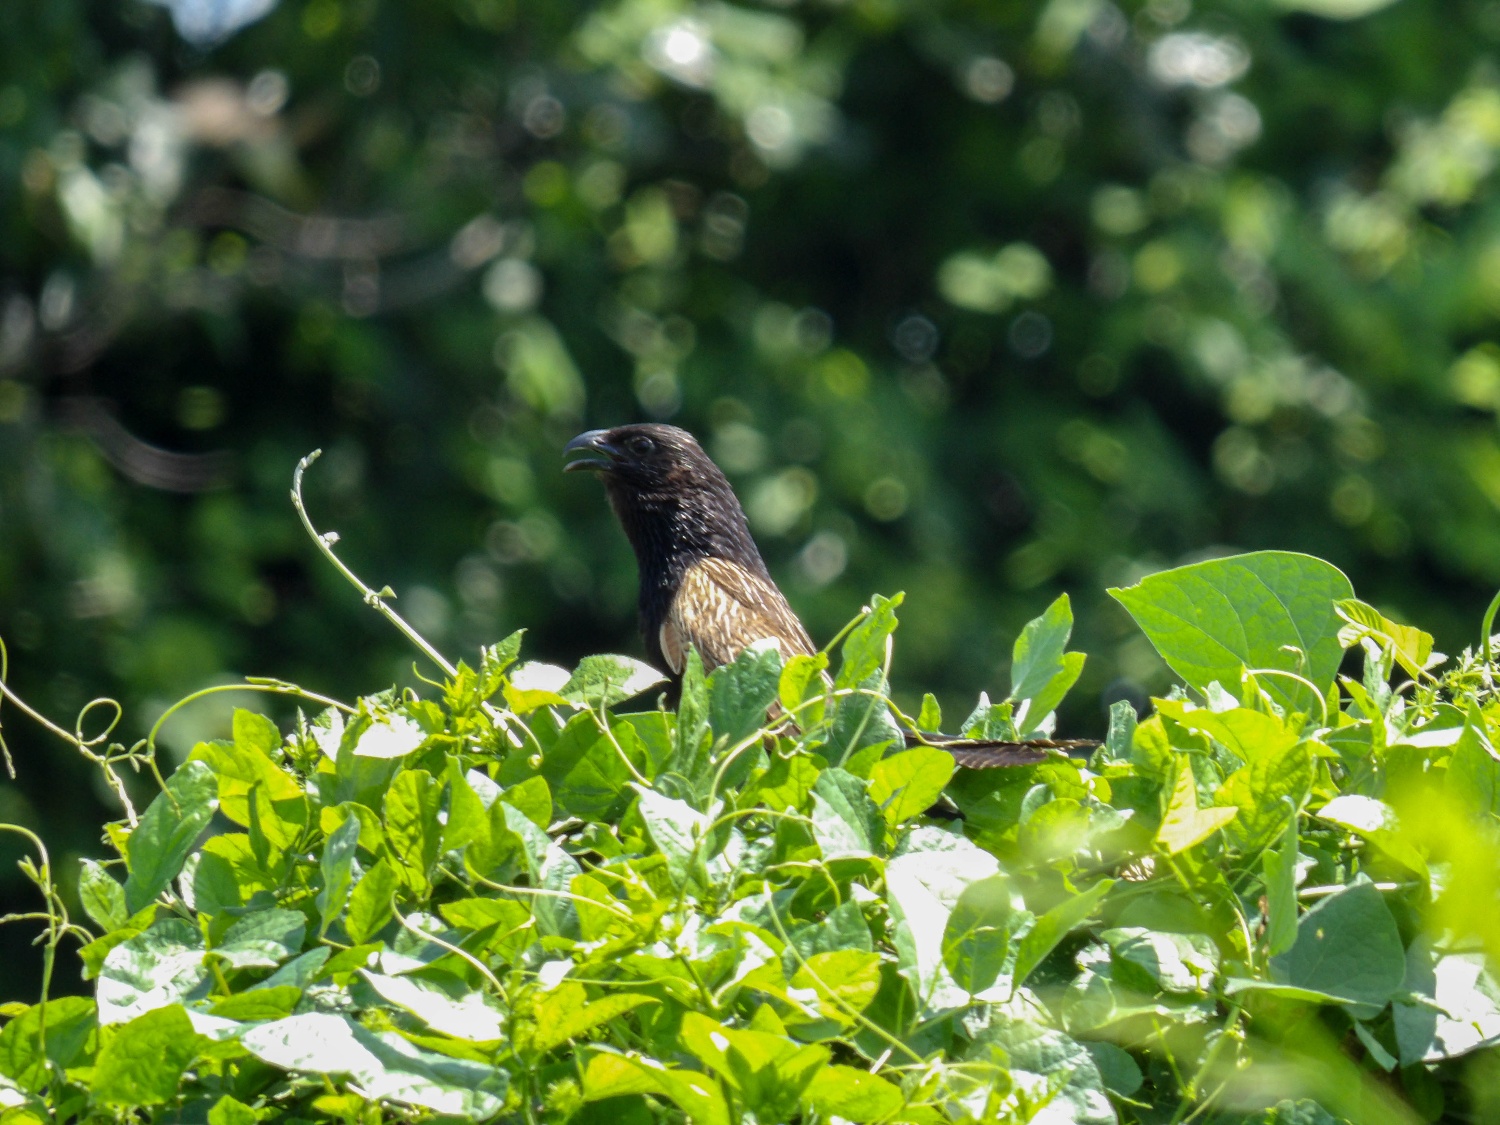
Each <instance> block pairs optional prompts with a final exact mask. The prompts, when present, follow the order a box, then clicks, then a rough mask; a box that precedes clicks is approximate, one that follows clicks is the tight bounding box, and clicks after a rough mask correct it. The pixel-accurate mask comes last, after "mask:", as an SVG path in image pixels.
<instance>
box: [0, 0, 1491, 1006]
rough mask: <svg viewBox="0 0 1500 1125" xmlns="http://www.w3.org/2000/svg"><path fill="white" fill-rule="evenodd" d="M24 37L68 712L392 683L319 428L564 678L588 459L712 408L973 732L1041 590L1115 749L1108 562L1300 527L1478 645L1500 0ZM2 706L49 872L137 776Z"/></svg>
mask: <svg viewBox="0 0 1500 1125" xmlns="http://www.w3.org/2000/svg"><path fill="white" fill-rule="evenodd" d="M6 22H7V28H6V32H5V34H4V36H3V37H0V223H3V229H0V637H3V638H4V640H5V642H6V643H7V645H8V646H9V654H10V669H9V681H10V683H11V684H12V685H13V686H14V687H15V688H16V689H17V690H18V691H19V692H20V693H21V694H22V695H23V696H24V697H25V698H26V699H28V700H29V701H30V702H31V703H32V704H34V705H35V706H37V707H38V708H40V709H41V710H43V711H45V712H46V713H47V714H49V715H51V716H52V717H53V718H55V719H57V720H58V721H59V722H62V723H63V724H64V725H69V726H70V725H71V723H72V717H73V716H74V715H75V714H77V713H78V711H79V709H80V708H81V707H82V706H83V705H84V704H85V703H86V702H87V701H88V700H89V699H90V698H92V697H94V696H97V695H109V696H112V697H114V698H117V699H119V700H120V701H121V703H122V704H123V705H124V708H125V718H124V720H123V722H122V724H121V726H120V728H119V731H118V735H119V737H121V738H122V739H125V740H127V741H129V740H133V739H135V738H138V737H140V736H141V735H142V734H143V733H144V731H145V730H146V728H147V727H148V726H149V725H150V723H151V721H152V720H153V719H154V718H155V717H156V715H158V714H159V713H160V712H161V711H162V710H163V709H164V708H165V707H166V706H167V705H168V704H169V703H170V702H171V701H173V700H174V699H177V698H179V697H180V696H182V695H184V694H186V693H188V692H190V691H192V690H194V689H197V688H200V687H202V686H204V685H206V684H210V683H215V682H221V681H224V680H226V679H233V678H235V677H238V676H242V675H246V674H251V675H272V676H278V677H282V678H285V679H290V680H295V681H297V682H299V683H301V684H303V685H304V686H306V687H308V688H310V689H314V690H317V691H322V692H327V693H332V694H335V695H340V696H343V697H349V696H353V695H355V694H357V693H361V692H367V691H372V690H377V689H379V688H382V687H384V686H388V685H389V684H390V683H391V682H393V681H400V682H406V683H411V682H414V679H413V665H414V661H416V660H418V659H420V658H419V657H418V656H417V654H416V653H414V652H413V651H412V650H411V649H410V648H409V647H408V646H407V645H406V643H405V642H404V641H403V640H402V639H401V638H400V637H399V636H398V635H397V634H396V633H395V632H394V631H393V630H391V629H390V628H389V627H388V626H386V625H385V624H384V623H383V622H382V621H381V620H380V619H379V618H378V617H377V616H376V615H375V614H373V613H371V612H370V611H369V610H368V609H366V608H365V607H363V606H362V605H361V604H360V603H359V601H358V599H357V597H356V595H355V594H354V592H353V590H352V589H350V588H349V587H348V586H347V585H346V584H344V583H343V580H342V579H340V578H339V577H338V576H337V575H336V574H335V573H334V572H333V571H332V569H331V568H330V567H329V566H328V565H326V563H324V562H323V561H322V560H321V559H320V558H319V557H318V556H317V554H316V552H315V550H314V548H313V547H312V545H311V544H310V543H309V542H308V540H307V539H306V538H305V536H304V535H303V534H302V532H301V530H300V528H299V527H298V524H297V521H296V517H295V515H294V513H293V511H292V508H291V506H290V504H289V502H288V498H287V489H288V486H289V483H290V479H291V472H292V469H293V466H294V465H295V463H296V461H297V459H298V457H300V456H301V455H303V454H304V453H306V452H308V451H309V450H311V449H313V448H315V447H321V448H323V449H324V450H325V451H326V453H325V456H324V459H323V461H321V462H320V463H319V464H318V466H317V467H316V468H315V469H314V470H313V471H312V473H311V474H310V477H309V483H308V488H307V495H308V501H309V504H310V506H311V508H312V511H313V516H314V519H315V520H317V521H318V522H319V525H320V526H321V527H324V528H336V529H337V530H338V531H339V532H340V533H341V535H342V537H343V538H342V544H341V547H340V550H341V552H342V553H343V555H344V557H345V558H346V559H347V560H348V561H349V562H350V564H351V565H352V566H353V567H354V568H355V569H356V570H357V571H359V572H360V573H361V574H362V575H363V576H364V577H365V578H366V579H367V580H368V581H370V582H371V583H372V584H373V585H375V586H377V587H378V586H380V585H382V584H385V583H389V584H390V585H391V586H392V587H394V589H395V590H396V591H397V592H398V594H399V595H400V600H399V602H398V603H397V605H398V608H400V609H401V610H402V611H403V612H404V613H405V614H406V615H407V616H408V617H409V618H410V619H411V621H412V622H413V623H414V624H415V625H416V626H417V627H418V628H419V629H420V630H421V631H422V632H424V633H425V634H426V635H427V636H428V637H429V638H430V639H431V640H432V641H433V642H434V643H436V644H437V646H438V647H439V648H441V649H443V650H444V651H445V652H446V653H447V654H449V656H450V657H452V658H455V659H456V658H469V659H472V657H473V654H474V652H475V650H476V648H477V646H479V645H480V644H482V643H486V642H489V641H493V640H495V639H497V638H498V637H500V636H502V635H504V634H505V633H507V632H509V631H511V630H512V629H515V628H518V627H522V626H525V627H526V628H528V629H529V630H530V633H529V640H528V644H527V651H528V654H529V655H530V656H532V657H533V658H539V659H548V660H553V661H558V662H564V663H566V662H569V661H571V660H573V659H575V658H576V657H578V656H579V655H581V654H583V653H585V652H589V651H598V650H615V651H622V652H627V653H639V651H640V647H639V642H638V640H637V638H636V636H635V610H634V583H635V573H634V564H633V561H632V559H631V557H630V555H629V552H628V549H627V547H626V544H625V542H624V539H623V537H622V536H621V535H620V534H619V532H618V530H617V529H616V527H615V526H614V524H613V521H612V518H611V516H610V514H609V512H608V509H607V507H606V505H605V503H604V500H603V497H602V494H601V492H600V490H599V489H598V487H597V483H596V482H594V481H592V480H589V479H584V478H580V477H578V476H569V477H564V476H562V475H561V473H560V472H559V471H558V470H559V468H560V464H561V460H560V455H559V450H560V447H561V446H562V444H563V442H564V441H566V439H567V438H568V437H570V436H572V435H573V434H574V433H575V432H577V431H578V430H580V429H582V428H584V427H585V426H594V425H609V424H617V423H620V422H624V421H630V420H639V419H670V420H672V421H674V422H676V423H678V424H681V425H684V426H687V427H689V428H691V429H692V430H694V431H695V432H696V433H697V434H698V435H699V436H700V437H701V438H702V439H703V441H704V444H705V445H706V447H707V448H708V449H709V450H710V452H711V453H712V454H713V455H714V456H715V457H716V458H717V459H718V460H719V462H720V464H721V465H722V466H723V467H724V468H725V470H726V471H727V472H728V474H729V476H730V478H731V480H732V481H733V482H734V484H735V486H736V487H737V489H738V490H739V492H740V495H741V496H742V498H743V499H744V500H745V502H746V507H747V509H748V511H749V513H750V517H751V521H752V524H753V526H754V529H755V531H756V534H757V536H758V538H759V540H760V542H761V544H762V546H763V548H764V550H765V553H766V555H767V558H768V561H769V563H770V565H771V568H772V570H773V572H774V573H775V574H776V575H777V576H778V578H779V579H780V580H781V581H782V583H783V585H784V587H785V588H786V590H787V592H788V594H789V596H790V597H791V599H792V601H793V603H794V605H795V606H796V607H797V609H798V610H799V611H800V612H801V613H802V614H803V615H804V617H805V619H806V621H807V623H808V625H809V627H810V629H811V631H812V633H813V635H814V636H815V637H818V638H827V637H828V636H830V635H831V634H832V633H833V632H834V631H835V630H836V629H837V628H838V626H839V625H841V624H842V623H843V622H844V621H845V620H847V619H848V618H849V617H850V616H851V615H852V614H853V613H854V612H856V611H857V609H858V608H859V606H860V605H861V603H862V602H863V601H864V600H865V599H866V598H867V597H868V596H869V594H870V592H871V591H877V590H878V591H882V592H893V591H895V590H905V591H907V595H908V597H907V602H906V606H905V608H904V610H903V613H902V625H901V631H900V634H899V637H898V640H899V642H900V643H899V645H898V662H897V666H896V687H897V691H898V695H899V696H900V697H901V698H903V699H910V700H912V701H914V700H915V698H916V697H917V694H918V693H919V692H920V691H922V690H924V689H931V690H934V691H936V692H937V693H938V695H939V697H940V698H941V700H942V701H943V702H944V704H945V705H946V706H947V708H948V709H949V718H950V722H951V720H952V719H953V718H954V712H955V711H956V712H957V713H958V715H959V716H961V715H962V714H964V713H966V712H967V710H968V707H969V706H970V705H971V704H972V701H973V697H974V695H975V693H977V692H978V691H979V690H981V689H984V690H988V691H990V692H991V693H992V694H998V695H1003V694H1004V692H1005V691H1006V689H1007V686H1008V680H1007V677H1006V675H1005V669H1006V664H1007V661H1008V658H1009V652H1010V644H1011V640H1012V638H1013V637H1014V635H1015V632H1016V631H1017V629H1018V628H1019V627H1020V625H1021V624H1022V623H1023V622H1024V621H1025V620H1027V619H1028V618H1030V617H1031V616H1034V615H1035V614H1037V613H1039V612H1040V611H1041V610H1042V608H1044V607H1045V605H1046V604H1047V602H1048V601H1049V600H1050V599H1051V598H1053V597H1054V596H1055V595H1056V594H1057V593H1058V592H1059V591H1063V590H1066V591H1068V592H1070V593H1071V594H1072V596H1073V599H1074V609H1075V612H1076V614H1077V618H1078V628H1077V634H1076V638H1075V646H1076V647H1080V648H1082V649H1084V650H1085V651H1087V652H1088V654H1089V662H1088V666H1087V668H1086V670H1085V673H1084V678H1083V680H1082V681H1081V684H1080V688H1079V689H1078V690H1077V691H1076V692H1075V697H1074V702H1073V703H1072V704H1071V707H1072V710H1070V711H1068V712H1066V713H1065V714H1064V716H1063V727H1064V728H1065V729H1066V730H1067V731H1068V732H1069V733H1073V734H1097V733H1098V732H1099V731H1100V730H1101V729H1102V726H1103V719H1102V715H1103V708H1102V704H1107V703H1108V702H1109V701H1110V700H1112V699H1118V698H1122V697H1123V698H1132V699H1135V700H1137V701H1143V700H1144V699H1145V697H1146V695H1147V694H1148V693H1149V692H1150V691H1152V690H1153V689H1158V688H1160V687H1161V686H1162V685H1163V684H1164V682H1165V679H1164V674H1163V669H1162V668H1161V667H1160V665H1159V664H1158V663H1157V662H1156V658H1155V656H1154V655H1153V654H1152V652H1151V649H1150V648H1149V646H1148V645H1147V644H1146V642H1145V640H1144V638H1142V637H1140V636H1138V635H1137V634H1136V633H1135V631H1134V629H1133V627H1132V626H1131V624H1130V622H1129V620H1128V619H1127V617H1126V615H1125V614H1124V612H1123V611H1122V610H1120V609H1119V608H1118V607H1117V606H1115V605H1114V604H1113V603H1112V602H1110V601H1109V599H1107V598H1106V597H1105V595H1104V592H1103V591H1104V589H1105V587H1107V586H1110V585H1116V584H1124V583H1129V582H1132V581H1134V580H1135V579H1137V578H1138V577H1140V576H1141V575H1143V574H1145V573H1148V572H1150V571H1152V570H1155V569H1159V568H1161V567H1163V566H1168V565H1172V564H1175V563H1179V562H1184V561H1190V560H1192V559H1194V558H1199V557H1204V556H1206V555H1209V554H1213V553H1222V552H1226V551H1229V550H1235V549H1252V548H1258V547H1277V548H1285V549H1297V550H1304V551H1309V552H1312V553H1315V554H1318V555H1321V556H1323V557H1325V558H1328V559H1330V560H1331V561H1333V562H1335V563H1337V564H1338V565H1339V566H1341V567H1343V568H1344V569H1345V570H1346V571H1347V572H1348V573H1349V575H1350V577H1351V578H1352V579H1353V580H1354V583H1355V586H1356V588H1357V589H1358V590H1359V592H1360V593H1361V595H1362V596H1363V597H1365V598H1366V599H1367V600H1370V601H1373V602H1375V603H1377V604H1379V605H1380V606H1381V607H1382V608H1383V609H1385V610H1386V612H1387V613H1388V614H1390V615H1391V616H1393V617H1396V618H1398V619H1401V620H1406V621H1413V622H1416V623H1420V624H1422V625H1423V626H1425V627H1426V628H1428V629H1429V630H1432V631H1434V632H1435V633H1436V634H1437V636H1438V641H1439V647H1440V648H1445V649H1446V650H1447V651H1454V650H1455V649H1457V648H1460V647H1462V646H1463V645H1465V644H1468V643H1471V642H1472V641H1474V640H1476V639H1477V632H1478V620H1479V616H1480V612H1481V610H1482V608H1483V606H1484V604H1485V603H1486V601H1487V599H1488V597H1489V595H1490V594H1491V593H1492V592H1493V589H1494V588H1495V587H1496V586H1497V585H1500V520H1497V508H1500V434H1497V428H1496V421H1495V414H1496V412H1497V410H1500V346H1497V345H1496V344H1495V343H1494V342H1492V337H1493V336H1494V332H1495V326H1496V320H1497V317H1500V192H1497V190H1496V177H1495V175H1494V171H1495V166H1496V162H1497V159H1500V65H1497V62H1496V58H1497V49H1500V3H1495V2H1491V0H1443V2H1442V3H1436V2H1432V0H1397V2H1391V0H1196V2H1195V0H1147V2H1141V0H1121V2H1119V3H1114V2H1110V0H984V2H975V0H805V2H801V3H798V2H795V0H772V2H763V3H718V2H704V3H687V2H681V0H620V2H604V3H579V2H568V0H547V2H545V3H543V2H538V0H531V2H526V0H279V2H278V0H163V2H161V3H146V2H143V0H22V2H21V3H18V4H11V5H9V6H8V7H7V13H6ZM423 671H424V672H425V671H428V670H426V669H423ZM227 714H228V709H227V703H226V701H225V700H223V699H222V698H220V699H219V700H217V701H216V702H214V703H213V704H212V705H209V706H202V707H198V708H196V709H194V710H192V711H190V712H188V713H186V714H185V715H184V717H182V718H181V719H180V720H178V721H176V722H175V723H174V725H173V726H172V727H169V728H168V732H167V733H168V744H169V747H170V748H171V749H172V750H174V751H175V752H177V753H182V752H185V750H186V749H187V748H188V747H189V746H190V745H191V742H192V740H193V739H194V738H197V737H202V736H205V735H211V734H214V733H217V732H218V731H219V730H220V729H222V728H223V726H224V725H225V724H226V722H227ZM0 721H3V722H4V728H3V730H4V734H5V737H6V739H7V740H8V743H9V745H10V748H11V751H12V753H13V754H14V756H15V759H16V765H17V770H18V775H19V776H18V777H17V779H16V780H15V782H14V783H7V784H0V819H3V820H10V821H15V822H19V823H23V824H26V825H29V826H33V827H37V828H39V829H40V830H41V831H43V833H44V834H45V835H46V837H47V839H48V840H49V841H50V842H51V844H52V845H53V847H54V859H55V860H56V861H57V862H58V866H59V868H60V873H61V875H62V876H63V877H64V879H65V880H71V879H72V878H73V877H74V875H75V873H76V863H75V862H73V860H74V859H76V857H77V856H78V855H80V854H95V853H97V851H98V844H97V843H96V840H97V835H98V831H99V825H100V823H101V822H102V820H104V819H107V818H110V817H113V816H116V815H118V811H117V810H116V809H114V808H113V807H111V805H110V803H109V801H108V799H107V794H103V793H101V791H100V789H99V787H98V786H97V785H96V784H95V780H94V775H93V772H92V771H91V770H90V769H88V768H85V763H84V762H83V761H82V760H81V759H80V758H79V757H78V756H77V755H76V753H74V752H73V751H71V750H70V749H69V748H68V747H67V746H66V744H64V743H63V742H61V741H59V740H52V739H51V736H49V735H46V734H45V733H44V732H42V731H40V730H39V729H38V728H37V727H35V726H34V725H32V724H30V723H29V722H28V721H27V720H25V719H23V718H22V717H21V716H19V715H18V714H17V712H16V711H15V709H14V708H9V707H8V708H6V709H5V710H4V711H0ZM98 722H99V720H98V719H97V718H96V719H91V720H90V727H89V729H90V730H91V731H92V730H94V729H97V726H96V724H97V723H98ZM15 854H17V853H15V852H14V851H10V852H6V853H5V856H4V857H0V858H5V857H13V856H14V855H15ZM0 880H4V882H3V883H0V891H3V895H4V898H5V900H6V902H7V903H12V902H13V903H17V904H19V903H22V902H27V901H29V899H28V898H27V897H26V891H25V888H24V886H23V884H21V883H20V881H19V878H18V876H17V875H16V874H15V872H14V866H13V864H12V863H11V862H9V859H6V861H5V862H3V863H0ZM30 936H31V935H30V934H28V933H23V932H21V931H20V930H19V929H17V928H16V927H8V928H6V929H4V930H3V931H0V953H3V955H5V956H7V957H12V958H14V957H19V956H22V955H23V954H22V953H21V951H22V950H23V949H24V943H25V941H27V940H29V937H30ZM12 963H16V962H14V961H12ZM27 991H29V986H27V985H26V982H25V979H24V975H23V974H19V973H17V974H11V975H10V976H9V977H8V979H6V980H5V981H4V982H3V983H0V992H3V993H5V996H6V998H8V997H9V996H10V995H12V994H23V993H25V992H27Z"/></svg>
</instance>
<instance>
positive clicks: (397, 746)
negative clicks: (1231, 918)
mask: <svg viewBox="0 0 1500 1125" xmlns="http://www.w3.org/2000/svg"><path fill="white" fill-rule="evenodd" d="M426 741H427V731H426V730H425V729H424V728H423V727H422V724H420V723H418V722H416V721H415V720H413V719H411V718H408V717H407V716H406V715H403V714H400V713H399V712H396V711H382V712H380V714H378V715H376V716H374V718H372V719H371V720H370V724H369V726H367V727H365V728H364V730H363V731H362V732H361V733H360V735H359V740H358V741H357V742H356V743H355V744H354V756H355V757H357V758H374V759H377V760H379V761H394V760H395V759H397V758H404V757H406V755H408V754H410V753H412V752H413V751H415V750H417V749H418V748H420V747H421V745H422V744H423V743H424V742H426Z"/></svg>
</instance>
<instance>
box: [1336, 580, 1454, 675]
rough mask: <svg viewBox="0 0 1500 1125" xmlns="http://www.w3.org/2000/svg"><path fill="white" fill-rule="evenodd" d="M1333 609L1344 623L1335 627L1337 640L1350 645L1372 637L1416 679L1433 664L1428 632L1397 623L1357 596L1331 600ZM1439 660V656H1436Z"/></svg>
mask: <svg viewBox="0 0 1500 1125" xmlns="http://www.w3.org/2000/svg"><path fill="white" fill-rule="evenodd" d="M1333 608H1334V612H1335V613H1337V614H1338V615H1339V617H1341V618H1343V620H1344V621H1346V622H1348V624H1347V625H1345V626H1344V628H1342V629H1340V630H1339V643H1340V644H1341V645H1343V646H1344V647H1345V648H1353V647H1354V646H1355V645H1357V644H1359V642H1360V641H1361V640H1363V639H1364V638H1365V637H1373V638H1374V639H1375V641H1376V642H1377V643H1379V644H1382V645H1386V646H1388V647H1389V648H1390V650H1391V654H1392V655H1393V656H1395V658H1396V662H1397V663H1398V664H1400V665H1401V667H1402V668H1403V669H1405V670H1406V674H1407V675H1408V676H1410V677H1411V678H1412V679H1414V680H1415V679H1419V678H1421V676H1422V673H1423V672H1425V671H1426V670H1427V668H1428V666H1429V665H1431V664H1433V663H1434V658H1433V652H1432V634H1431V633H1424V632H1422V630H1420V629H1417V628H1414V627H1412V626H1410V625H1398V624H1396V622H1394V621H1392V620H1391V619H1390V618H1388V617H1386V616H1384V615H1383V614H1382V613H1381V612H1380V611H1379V610H1378V609H1376V608H1375V607H1374V606H1372V605H1367V604H1365V603H1364V602H1362V601H1360V600H1359V599H1358V598H1344V599H1342V600H1340V601H1336V602H1334V603H1333ZM1437 659H1438V660H1439V661H1440V660H1441V659H1442V657H1441V655H1439V657H1438V658H1437Z"/></svg>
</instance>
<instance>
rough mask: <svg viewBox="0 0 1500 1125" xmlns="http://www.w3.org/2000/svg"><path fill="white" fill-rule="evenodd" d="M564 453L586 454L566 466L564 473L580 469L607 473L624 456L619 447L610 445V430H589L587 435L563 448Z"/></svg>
mask: <svg viewBox="0 0 1500 1125" xmlns="http://www.w3.org/2000/svg"><path fill="white" fill-rule="evenodd" d="M563 452H564V453H583V454H585V456H583V457H578V458H575V459H574V460H572V461H569V462H568V463H567V464H566V465H564V466H563V472H565V473H571V472H575V471H577V470H579V469H592V470H593V471H594V472H599V473H607V472H609V471H610V470H611V469H613V468H614V463H615V462H616V461H618V460H619V459H620V458H621V457H622V456H623V453H622V452H621V450H620V448H619V446H617V445H612V444H611V443H610V440H609V431H608V430H589V431H588V432H587V433H583V434H579V435H578V436H577V437H576V438H574V439H573V440H572V441H570V442H568V444H567V445H565V446H563Z"/></svg>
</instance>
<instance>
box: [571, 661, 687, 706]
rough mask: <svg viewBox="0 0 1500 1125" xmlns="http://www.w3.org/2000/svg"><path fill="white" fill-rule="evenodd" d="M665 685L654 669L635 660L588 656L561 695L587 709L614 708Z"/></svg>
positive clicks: (663, 678) (660, 675)
mask: <svg viewBox="0 0 1500 1125" xmlns="http://www.w3.org/2000/svg"><path fill="white" fill-rule="evenodd" d="M665 682H666V677H665V676H663V675H662V674H661V673H660V672H658V671H657V670H656V669H655V668H653V667H651V665H649V664H646V663H644V662H643V661H640V660H636V659H634V658H633V657H629V656H610V655H601V656H585V657H584V658H583V659H582V660H580V661H579V662H578V667H577V668H575V669H573V674H572V676H570V677H569V678H568V682H567V683H566V684H564V685H563V689H562V691H561V692H560V693H559V694H560V695H561V696H562V697H563V698H564V699H566V700H568V701H569V702H570V703H579V704H582V705H583V706H585V707H591V708H599V707H613V706H614V705H615V704H616V703H620V702H623V701H624V700H626V699H632V698H634V697H635V696H637V695H640V694H641V693H642V692H644V691H649V690H650V689H651V688H654V687H655V686H656V685H657V684H660V683H665Z"/></svg>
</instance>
